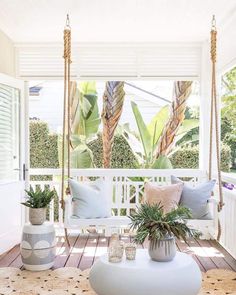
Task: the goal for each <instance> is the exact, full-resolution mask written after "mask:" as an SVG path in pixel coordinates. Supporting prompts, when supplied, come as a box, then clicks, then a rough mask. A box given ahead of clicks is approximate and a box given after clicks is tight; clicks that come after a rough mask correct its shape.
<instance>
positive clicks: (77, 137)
mask: <svg viewBox="0 0 236 295" xmlns="http://www.w3.org/2000/svg"><path fill="white" fill-rule="evenodd" d="M70 101H71V104H70V106H71V110H70V113H71V136H70V138H71V140H70V146H71V167H72V168H90V167H93V166H94V163H93V153H92V151H91V150H90V148H89V147H88V143H89V142H91V141H92V140H94V138H96V134H97V132H98V128H99V125H100V122H101V119H100V115H99V110H98V104H97V91H96V82H94V81H89V82H80V83H79V84H78V86H77V83H76V82H72V83H71V96H70ZM58 146H59V162H60V164H61V161H62V160H61V159H62V157H61V156H62V153H61V150H62V139H61V137H59V144H58ZM66 160H67V145H66V146H65V161H66Z"/></svg>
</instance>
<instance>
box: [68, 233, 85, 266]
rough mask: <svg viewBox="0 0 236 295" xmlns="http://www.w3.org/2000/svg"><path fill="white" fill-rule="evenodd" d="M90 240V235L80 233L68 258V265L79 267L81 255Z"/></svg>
mask: <svg viewBox="0 0 236 295" xmlns="http://www.w3.org/2000/svg"><path fill="white" fill-rule="evenodd" d="M87 240H88V235H83V234H80V235H79V236H78V238H77V240H76V243H75V244H74V247H73V249H72V250H71V253H70V257H69V258H68V260H67V262H66V265H65V266H67V267H78V265H79V263H80V260H81V257H82V255H83V252H84V248H85V245H86V243H87Z"/></svg>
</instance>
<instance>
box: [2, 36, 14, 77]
mask: <svg viewBox="0 0 236 295" xmlns="http://www.w3.org/2000/svg"><path fill="white" fill-rule="evenodd" d="M0 73H3V74H7V75H10V76H15V49H14V44H13V42H12V41H11V39H10V38H8V37H7V35H5V34H4V33H3V32H2V31H1V30H0Z"/></svg>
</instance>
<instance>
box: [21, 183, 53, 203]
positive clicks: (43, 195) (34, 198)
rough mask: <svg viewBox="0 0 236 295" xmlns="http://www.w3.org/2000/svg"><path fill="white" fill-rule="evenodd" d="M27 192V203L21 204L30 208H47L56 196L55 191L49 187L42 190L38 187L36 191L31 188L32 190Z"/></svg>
mask: <svg viewBox="0 0 236 295" xmlns="http://www.w3.org/2000/svg"><path fill="white" fill-rule="evenodd" d="M25 191H26V193H27V195H28V196H27V198H26V201H25V202H23V203H21V204H22V205H24V206H26V207H30V208H46V207H47V206H48V205H49V204H50V202H51V201H52V199H53V198H54V195H55V190H50V189H49V188H47V187H46V188H45V189H44V190H42V189H41V187H39V186H37V187H36V188H35V190H34V189H33V188H32V186H30V189H29V190H28V191H27V190H25Z"/></svg>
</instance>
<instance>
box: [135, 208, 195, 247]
mask: <svg viewBox="0 0 236 295" xmlns="http://www.w3.org/2000/svg"><path fill="white" fill-rule="evenodd" d="M191 216H192V215H191V212H190V210H189V209H188V208H186V207H181V206H179V207H177V208H176V209H173V210H172V211H171V212H168V213H164V210H163V207H162V206H161V204H160V203H159V204H152V205H151V204H148V203H144V204H142V205H141V206H140V207H139V208H137V211H136V212H134V213H133V214H132V215H131V216H129V218H130V220H131V229H133V230H135V231H136V235H135V237H134V242H135V243H137V244H143V243H144V241H145V240H146V239H148V240H149V241H151V242H152V243H153V244H154V246H155V245H156V243H157V242H158V241H159V240H161V239H164V238H166V237H172V236H175V237H176V238H177V239H180V238H182V239H183V240H184V241H185V242H187V238H189V237H199V235H200V233H199V232H198V231H197V230H195V229H192V228H190V227H188V225H187V223H186V219H189V218H191Z"/></svg>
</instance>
